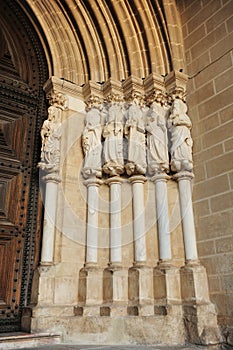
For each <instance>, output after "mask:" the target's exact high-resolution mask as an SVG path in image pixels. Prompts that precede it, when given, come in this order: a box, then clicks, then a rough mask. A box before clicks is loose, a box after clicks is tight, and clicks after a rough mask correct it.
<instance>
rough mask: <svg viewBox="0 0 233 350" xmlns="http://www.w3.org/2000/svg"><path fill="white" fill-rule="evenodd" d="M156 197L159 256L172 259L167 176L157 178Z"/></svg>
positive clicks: (162, 258) (163, 258)
mask: <svg viewBox="0 0 233 350" xmlns="http://www.w3.org/2000/svg"><path fill="white" fill-rule="evenodd" d="M155 197H156V210H157V220H158V231H159V232H158V233H159V258H160V260H170V259H171V258H172V254H171V238H170V228H169V216H168V199H167V184H166V179H165V178H158V179H156V180H155Z"/></svg>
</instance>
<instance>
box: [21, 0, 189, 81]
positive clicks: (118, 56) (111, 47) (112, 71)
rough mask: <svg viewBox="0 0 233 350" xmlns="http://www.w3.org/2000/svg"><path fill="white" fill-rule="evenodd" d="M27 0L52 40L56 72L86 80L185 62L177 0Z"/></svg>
mask: <svg viewBox="0 0 233 350" xmlns="http://www.w3.org/2000/svg"><path fill="white" fill-rule="evenodd" d="M17 1H19V0H17ZM26 1H27V3H28V4H29V6H30V7H31V8H32V10H33V12H34V13H35V15H36V16H37V18H38V20H39V22H40V25H41V27H42V28H43V32H44V33H43V35H45V36H46V40H47V42H48V43H49V48H50V51H51V57H52V62H51V64H49V67H54V68H53V69H52V70H51V72H50V75H56V76H58V77H60V78H64V79H67V80H70V81H72V82H74V83H77V84H79V85H82V84H85V83H87V82H88V81H89V80H92V81H96V82H104V81H106V80H107V79H109V78H110V77H111V78H113V79H117V80H124V79H126V78H127V77H129V76H130V75H133V76H135V77H138V78H140V79H142V78H146V77H147V76H148V75H149V74H150V73H157V74H159V75H165V74H168V73H169V72H170V71H171V70H173V69H174V68H175V69H177V68H178V67H181V66H182V62H183V46H182V37H181V33H180V32H179V30H178V27H179V23H178V22H179V17H178V15H177V10H176V5H175V0H169V1H168V0H57V1H50V0H26ZM174 31H175V33H174ZM43 35H42V37H43ZM48 56H49V55H48Z"/></svg>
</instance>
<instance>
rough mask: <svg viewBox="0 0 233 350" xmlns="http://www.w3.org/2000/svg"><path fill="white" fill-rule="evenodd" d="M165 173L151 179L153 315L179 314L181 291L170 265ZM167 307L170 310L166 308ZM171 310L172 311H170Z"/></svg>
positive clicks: (170, 253)
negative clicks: (155, 251)
mask: <svg viewBox="0 0 233 350" xmlns="http://www.w3.org/2000/svg"><path fill="white" fill-rule="evenodd" d="M169 178H170V177H169V176H168V175H167V174H166V173H158V174H155V175H154V176H153V177H152V181H153V182H154V184H155V198H156V211H157V223H158V236H159V262H158V265H157V266H156V267H155V268H154V272H153V276H154V299H155V313H156V314H166V313H167V310H170V312H173V313H174V312H180V307H181V306H180V305H181V290H180V274H179V269H178V268H176V267H175V266H173V265H172V263H171V261H172V251H171V236H170V222H169V213H168V196H167V180H168V179H169ZM167 305H169V306H170V308H167ZM171 310H172V311H171Z"/></svg>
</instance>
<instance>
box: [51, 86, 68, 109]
mask: <svg viewBox="0 0 233 350" xmlns="http://www.w3.org/2000/svg"><path fill="white" fill-rule="evenodd" d="M47 99H48V100H49V104H50V105H51V106H54V107H57V108H60V109H61V110H63V111H64V110H65V109H68V99H67V96H66V95H64V94H62V93H61V92H57V91H55V90H52V91H50V92H49V93H48V94H47Z"/></svg>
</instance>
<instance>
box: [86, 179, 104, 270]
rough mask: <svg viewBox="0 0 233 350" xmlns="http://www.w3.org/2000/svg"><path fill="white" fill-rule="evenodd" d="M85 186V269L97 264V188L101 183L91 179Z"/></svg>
mask: <svg viewBox="0 0 233 350" xmlns="http://www.w3.org/2000/svg"><path fill="white" fill-rule="evenodd" d="M84 183H85V185H86V186H87V207H88V210H87V234H86V259H85V267H89V266H95V265H97V263H98V227H99V225H98V220H99V214H98V206H99V205H98V203H99V193H98V192H99V191H98V187H99V186H100V185H101V184H102V183H103V182H102V181H101V180H99V179H97V178H95V177H93V178H90V179H88V180H86V181H85V182H84Z"/></svg>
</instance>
